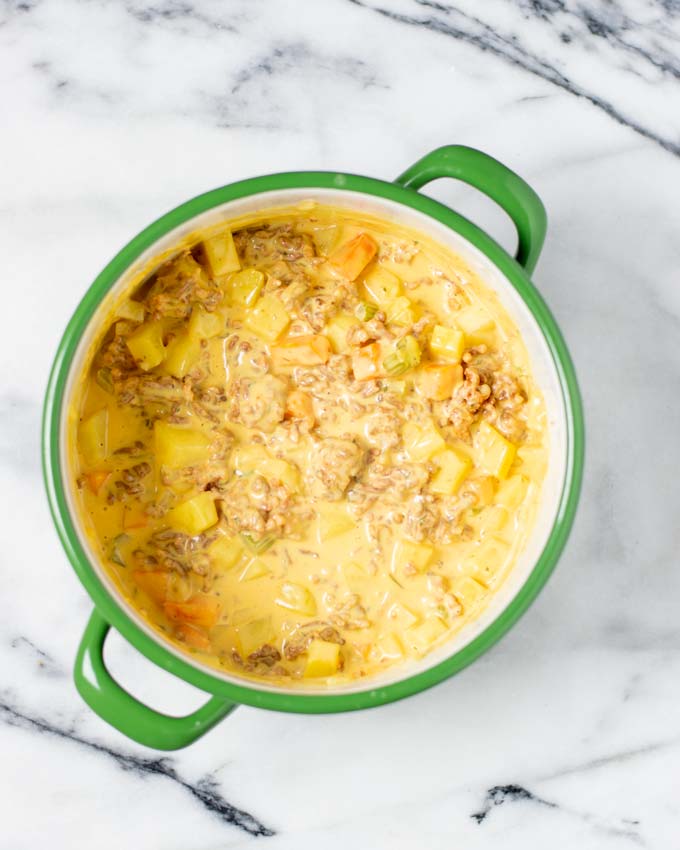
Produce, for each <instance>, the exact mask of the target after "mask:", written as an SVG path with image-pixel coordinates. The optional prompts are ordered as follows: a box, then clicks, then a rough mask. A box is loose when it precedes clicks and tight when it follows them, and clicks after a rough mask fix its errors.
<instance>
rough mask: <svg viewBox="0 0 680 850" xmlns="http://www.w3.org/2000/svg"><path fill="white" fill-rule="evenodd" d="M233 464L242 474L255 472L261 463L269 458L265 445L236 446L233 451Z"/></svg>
mask: <svg viewBox="0 0 680 850" xmlns="http://www.w3.org/2000/svg"><path fill="white" fill-rule="evenodd" d="M230 460H231V465H232V466H233V467H234V469H235V470H236V472H239V473H240V474H241V475H248V474H249V473H251V472H255V471H256V470H257V469H258V467H259V466H260V464H262V463H264V462H265V461H267V460H269V454H268V453H267V450H266V449H265V448H264V446H236V448H235V449H234V450H233V451H232V453H231V458H230Z"/></svg>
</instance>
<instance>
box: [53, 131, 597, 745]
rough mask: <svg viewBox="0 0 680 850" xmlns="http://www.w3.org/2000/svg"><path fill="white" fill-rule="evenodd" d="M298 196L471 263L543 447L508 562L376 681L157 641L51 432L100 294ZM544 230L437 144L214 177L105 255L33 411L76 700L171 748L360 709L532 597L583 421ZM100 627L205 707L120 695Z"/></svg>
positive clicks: (537, 211) (462, 658) (470, 154)
mask: <svg viewBox="0 0 680 850" xmlns="http://www.w3.org/2000/svg"><path fill="white" fill-rule="evenodd" d="M440 177H452V178H455V179H458V180H462V181H464V182H466V183H469V184H471V185H472V186H475V187H476V188H477V189H479V190H481V191H482V192H484V193H485V194H487V195H488V196H489V197H491V198H492V199H493V200H494V201H496V202H497V203H498V204H499V205H500V206H501V207H502V208H503V209H504V210H505V211H506V212H507V213H508V215H509V216H510V218H511V219H512V221H513V222H514V224H515V226H516V228H517V233H518V237H519V239H518V244H519V247H518V250H517V255H516V257H515V258H514V259H513V258H512V257H511V256H510V255H509V254H507V253H506V252H505V251H504V250H503V249H502V248H501V247H500V246H499V245H498V244H497V243H496V242H495V241H494V240H493V239H491V237H489V236H488V235H487V234H486V233H484V232H483V231H481V230H480V229H479V228H478V227H476V226H475V225H474V224H472V223H471V222H469V221H468V220H467V219H465V218H463V217H462V216H460V215H458V214H457V213H455V212H453V211H452V210H451V209H449V208H448V207H446V206H444V205H443V204H440V203H438V202H437V201H434V200H432V199H431V198H428V197H425V196H423V195H421V194H419V192H418V189H420V188H421V187H422V186H424V185H425V184H426V183H428V182H430V181H431V180H436V179H438V178H440ZM309 198H312V199H316V200H319V201H320V202H323V203H331V204H334V205H336V206H348V207H350V208H353V209H356V210H359V211H367V212H371V213H374V214H377V215H380V216H382V217H383V218H388V219H392V220H395V221H398V222H399V223H403V224H406V225H407V226H409V227H412V228H415V229H417V230H420V231H423V232H426V233H428V234H429V235H431V236H432V237H433V238H434V239H436V240H438V241H439V242H441V243H443V244H446V245H449V246H450V247H451V248H452V249H453V250H455V251H457V252H458V253H459V254H461V255H463V256H464V258H465V259H466V262H468V263H470V264H472V265H473V267H476V268H477V270H478V271H479V273H480V274H481V275H482V276H483V278H484V279H485V280H486V281H487V282H488V283H489V285H491V286H492V288H494V289H495V290H496V291H497V293H498V295H499V297H500V298H501V301H502V302H503V304H504V306H505V307H506V309H507V310H508V312H509V313H510V314H511V316H512V317H513V318H514V320H515V321H516V322H517V323H518V326H519V328H520V331H521V332H522V334H523V337H524V339H525V342H526V344H527V348H528V350H529V354H530V357H531V359H532V363H533V366H534V371H535V373H536V377H537V380H538V382H539V384H540V385H541V387H542V389H543V392H544V395H545V397H546V406H547V408H548V413H549V429H550V441H551V451H550V463H549V469H548V474H547V479H546V484H545V486H544V493H543V498H542V503H541V508H540V510H539V514H540V515H539V519H538V520H537V523H536V531H535V533H533V535H532V538H531V540H530V543H529V545H528V546H527V548H526V550H525V552H524V554H523V558H524V560H523V562H522V563H520V562H518V564H517V567H516V568H515V569H514V570H513V572H512V574H511V576H510V577H508V579H507V580H506V582H505V583H504V585H503V586H502V587H501V588H500V589H499V591H498V592H497V593H496V594H494V597H493V598H492V601H491V602H490V604H489V607H488V609H487V610H486V611H485V612H484V613H483V614H482V616H481V617H480V618H479V619H478V620H477V621H475V622H474V623H472V624H470V627H468V628H466V629H463V630H462V632H461V634H460V636H458V637H456V638H454V639H452V641H451V642H449V644H448V645H445V646H444V647H442V648H440V649H439V650H436V651H435V652H433V653H431V655H429V656H426V658H424V659H422V660H421V661H419V662H415V661H414V662H412V663H410V664H405V665H404V666H402V667H399V668H398V669H393V670H390V671H389V672H388V673H387V674H386V675H385V676H384V677H382V678H372V679H370V680H368V681H367V682H365V683H360V684H353V685H351V686H347V685H345V686H338V687H335V688H326V689H325V690H320V689H315V690H308V689H305V690H302V689H299V690H294V689H293V690H290V689H283V688H275V687H272V686H270V685H267V684H265V683H258V682H251V681H246V680H244V679H240V678H238V677H237V676H235V675H233V674H227V673H222V672H221V671H218V670H216V669H213V668H211V667H208V666H205V665H202V664H200V663H199V662H198V661H196V660H194V658H192V656H190V655H189V654H187V653H184V652H182V651H181V650H179V649H178V648H176V647H175V646H174V645H172V644H170V643H169V642H166V641H164V639H163V637H162V636H161V635H160V634H159V633H157V632H156V631H153V630H152V629H151V628H150V626H148V624H146V623H145V622H144V621H143V620H142V618H141V617H140V616H139V615H138V614H136V612H135V611H134V610H133V609H132V607H131V606H130V604H129V603H128V602H127V601H126V600H125V599H124V598H123V597H122V595H121V594H120V593H119V592H118V591H117V590H116V588H115V587H114V585H113V583H112V581H111V580H110V578H108V576H107V574H106V573H105V572H104V570H103V568H102V566H101V564H99V563H98V561H97V558H96V557H95V556H94V554H93V552H92V550H91V549H90V548H89V544H88V541H87V539H86V537H85V535H84V534H83V533H82V530H81V529H80V528H79V520H78V518H77V512H76V511H75V502H74V494H73V487H74V485H73V474H72V473H71V472H70V470H69V465H68V464H69V461H68V458H67V456H66V450H65V446H66V438H65V434H66V432H67V427H68V422H67V415H66V414H67V411H68V408H69V400H70V397H71V393H72V391H73V384H74V380H75V377H76V376H77V375H78V374H79V373H80V372H81V371H82V368H83V365H84V358H85V354H86V349H87V347H88V340H90V341H91V339H92V336H93V334H94V329H95V328H96V327H97V326H98V325H100V324H101V321H102V320H103V311H104V307H105V305H103V303H102V302H103V301H104V300H105V299H106V298H107V296H109V298H110V297H111V293H112V291H114V290H115V291H118V290H119V289H122V288H124V286H125V282H126V280H127V279H129V278H130V277H131V276H132V274H133V273H134V271H135V270H139V269H140V268H141V267H142V266H143V264H144V263H145V262H146V263H148V261H149V260H150V259H151V258H152V257H153V256H155V255H157V254H158V253H159V252H160V251H161V250H163V249H165V248H169V247H171V246H172V244H173V242H177V241H178V240H179V239H180V238H181V237H182V235H184V234H186V233H188V232H190V231H193V230H195V229H196V228H200V227H202V226H206V225H208V224H211V223H214V222H215V221H218V220H220V219H227V218H231V217H234V216H235V215H237V214H241V213H243V212H248V211H257V210H262V209H266V208H270V207H273V206H277V205H283V204H288V203H291V202H293V201H296V200H302V199H309ZM545 230H546V217H545V210H544V208H543V205H542V203H541V201H540V199H539V198H538V196H537V195H536V194H535V192H534V191H533V190H532V189H531V188H530V187H529V186H528V185H527V184H526V183H525V182H524V181H523V180H522V179H521V178H519V177H518V176H517V175H516V174H514V173H513V172H512V171H510V170H509V169H508V168H506V167H505V166H503V165H501V163H499V162H498V161H496V160H495V159H492V158H491V157H489V156H487V155H486V154H483V153H481V152H479V151H476V150H473V149H471V148H465V147H458V146H449V147H443V148H440V149H438V150H435V151H433V152H432V153H429V154H427V156H425V157H423V158H422V159H421V160H419V161H418V162H417V163H416V164H415V165H413V166H412V167H411V168H409V169H408V170H407V171H406V172H405V173H404V174H403V175H402V176H401V177H399V178H398V179H397V180H396V181H395V182H394V183H387V182H384V181H382V180H375V179H373V178H370V177H359V176H356V175H353V174H336V173H332V172H296V173H288V174H272V175H268V176H265V177H255V178H252V179H250V180H243V181H241V182H239V183H233V184H231V185H229V186H224V187H222V188H220V189H215V190H213V191H211V192H207V193H206V194H204V195H200V196H199V197H197V198H194V199H193V200H191V201H187V203H185V204H182V205H181V206H179V207H177V208H176V209H174V210H172V211H171V212H169V213H167V214H166V215H164V216H162V217H161V218H160V219H158V220H157V221H155V222H154V223H153V224H151V225H150V226H149V227H147V228H146V230H144V231H142V232H141V233H140V234H139V235H138V236H136V237H135V238H134V239H133V240H132V241H131V242H130V243H129V244H128V245H126V246H125V247H124V248H123V250H122V251H121V252H120V253H119V254H118V255H117V256H116V257H114V258H113V260H112V261H111V262H110V263H109V264H108V265H107V266H106V268H105V269H104V270H103V271H102V272H101V274H100V275H99V276H98V277H97V279H96V280H95V281H94V283H93V284H92V286H91V287H90V289H89V290H88V292H87V293H86V295H85V297H84V298H83V300H82V301H81V303H80V305H79V306H78V308H77V310H76V312H75V314H74V315H73V318H72V319H71V321H70V322H69V324H68V327H67V328H66V331H65V333H64V336H63V339H62V340H61V343H60V345H59V349H58V351H57V355H56V358H55V361H54V366H53V368H52V373H51V376H50V380H49V385H48V388H47V394H46V399H45V407H44V417H43V466H44V476H45V485H46V488H47V494H48V498H49V502H50V507H51V511H52V516H53V518H54V522H55V525H56V527H57V531H58V533H59V536H60V538H61V541H62V543H63V545H64V548H65V550H66V553H67V555H68V557H69V559H70V561H71V563H72V565H73V568H74V569H75V571H76V573H77V575H78V577H79V578H80V580H81V582H82V583H83V585H84V586H85V588H86V590H87V592H88V593H89V594H90V596H91V597H92V601H93V602H94V606H95V607H94V611H93V613H92V616H91V618H90V621H89V623H88V625H87V627H86V629H85V633H84V635H83V639H82V642H81V645H80V648H79V650H78V654H77V658H76V664H75V682H76V686H77V688H78V690H79V692H80V694H81V695H82V697H83V699H84V700H85V701H86V702H87V703H88V705H89V706H90V707H91V708H92V709H94V711H96V712H97V714H99V715H100V717H102V718H103V719H104V720H106V721H107V722H108V723H110V724H111V725H113V726H115V727H116V728H117V729H119V730H120V731H121V732H123V733H124V734H125V735H127V736H129V737H130V738H133V739H134V740H136V741H139V742H140V743H142V744H146V745H147V746H150V747H155V748H157V749H162V750H172V749H178V748H180V747H184V746H187V745H188V744H190V743H191V742H192V741H195V740H196V739H197V738H199V737H200V736H201V735H203V734H204V733H205V732H207V731H208V730H209V729H210V728H212V727H213V726H214V725H215V724H216V723H218V722H219V721H220V720H222V718H224V717H225V716H226V715H227V714H229V713H230V712H231V711H232V710H233V709H234V708H235V707H236V706H237V705H239V704H245V705H252V706H259V707H260V708H268V709H275V710H277V711H294V712H303V713H321V712H336V711H351V710H355V709H360V708H369V707H371V706H377V705H381V704H383V703H387V702H392V701H394V700H398V699H401V698H402V697H406V696H410V695H411V694H415V693H417V692H418V691H422V690H424V689H425V688H429V687H431V686H432V685H435V684H437V683H438V682H441V681H442V680H444V679H446V678H448V677H449V676H452V675H453V674H454V673H457V672H459V671H460V670H462V669H463V668H464V667H465V666H467V665H468V664H470V663H471V662H472V661H474V660H475V659H476V658H478V657H479V656H480V655H481V654H482V653H483V652H485V651H486V650H487V649H489V648H490V647H491V646H492V645H493V644H494V643H495V642H496V641H497V640H499V638H500V637H501V636H502V635H504V634H505V632H507V631H508V629H509V628H510V627H511V626H512V625H513V624H514V623H515V622H516V621H517V620H518V618H519V617H520V616H521V615H522V614H523V613H524V611H526V610H527V608H528V607H529V605H530V604H531V602H532V601H533V600H534V599H535V598H536V595H537V594H538V592H539V590H540V589H541V587H542V586H543V585H544V583H545V582H546V580H547V578H548V576H549V575H550V573H551V572H552V570H553V568H554V567H555V564H556V563H557V559H558V557H559V555H560V553H561V551H562V549H563V547H564V545H565V542H566V540H567V536H568V534H569V531H570V529H571V526H572V523H573V519H574V514H575V511H576V505H577V501H578V495H579V490H580V484H581V477H582V469H583V448H584V434H583V419H582V410H581V400H580V396H579V391H578V386H577V382H576V377H575V374H574V368H573V365H572V362H571V359H570V357H569V353H568V351H567V348H566V345H565V343H564V340H563V338H562V335H561V333H560V331H559V329H558V327H557V325H556V323H555V320H554V319H553V317H552V316H551V314H550V312H549V310H548V308H547V307H546V305H545V303H544V301H543V299H542V298H541V296H540V295H539V294H538V292H537V291H536V289H535V288H534V286H533V285H532V283H531V281H530V279H529V275H530V273H531V272H532V271H533V269H534V266H535V265H536V262H537V260H538V256H539V253H540V251H541V247H542V245H543V240H544V237H545ZM72 424H73V423H72V422H71V426H72ZM520 560H521V559H520ZM112 627H113V628H115V629H117V630H118V631H119V632H120V634H122V635H123V636H124V637H125V638H126V639H127V640H128V641H129V642H130V643H131V644H132V645H133V646H134V647H136V648H137V649H138V650H139V651H140V652H142V653H143V654H144V655H146V657H147V658H149V659H150V660H151V661H153V662H155V663H156V664H158V665H159V666H160V667H162V668H164V669H165V670H168V671H169V672H171V673H174V674H175V675H176V676H179V677H180V678H182V679H185V680H186V681H187V682H190V683H191V684H192V685H195V686H196V687H197V688H200V689H201V690H203V691H205V692H206V693H207V694H210V698H209V699H208V701H207V702H206V703H205V705H204V706H203V707H202V708H200V709H199V710H198V711H196V712H194V713H193V714H190V715H189V716H187V717H171V716H168V715H165V714H161V713H159V712H157V711H154V710H153V709H151V708H149V707H148V706H145V705H143V704H142V703H141V702H139V701H138V700H137V699H135V698H134V697H132V696H131V695H130V694H129V693H127V691H125V690H124V689H123V688H122V687H121V685H119V684H118V683H117V682H116V681H115V680H114V679H113V678H112V676H111V674H110V673H109V672H108V670H107V668H106V665H105V663H104V660H103V655H102V653H103V646H104V641H105V639H106V635H107V633H108V631H109V629H110V628H112Z"/></svg>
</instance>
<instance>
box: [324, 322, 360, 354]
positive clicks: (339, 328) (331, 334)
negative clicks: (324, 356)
mask: <svg viewBox="0 0 680 850" xmlns="http://www.w3.org/2000/svg"><path fill="white" fill-rule="evenodd" d="M358 324H359V322H358V321H357V320H356V318H355V317H354V316H352V315H351V314H350V313H339V314H338V315H337V316H334V317H333V318H332V319H331V320H330V322H329V323H328V324H327V325H326V327H325V328H324V333H325V334H326V336H327V337H328V339H329V340H330V341H331V345H332V346H333V351H334V352H335V353H336V354H344V353H345V351H347V349H348V348H349V345H348V344H347V332H348V331H349V330H350V328H354V327H356V326H357V325H358Z"/></svg>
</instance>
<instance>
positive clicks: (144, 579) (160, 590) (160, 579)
mask: <svg viewBox="0 0 680 850" xmlns="http://www.w3.org/2000/svg"><path fill="white" fill-rule="evenodd" d="M132 577H133V578H134V580H135V582H136V583H137V586H138V587H141V589H142V590H143V591H144V593H146V594H147V596H150V597H151V599H153V601H154V602H158V603H159V604H161V603H163V602H165V600H166V597H167V595H168V578H169V576H168V572H167V570H147V571H146V572H144V571H142V570H135V572H133V573H132Z"/></svg>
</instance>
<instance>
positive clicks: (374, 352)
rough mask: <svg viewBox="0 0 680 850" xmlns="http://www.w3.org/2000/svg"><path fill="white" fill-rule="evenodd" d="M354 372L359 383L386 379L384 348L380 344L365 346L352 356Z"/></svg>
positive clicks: (374, 343) (373, 343)
mask: <svg viewBox="0 0 680 850" xmlns="http://www.w3.org/2000/svg"><path fill="white" fill-rule="evenodd" d="M352 371H353V372H354V378H355V380H357V381H370V380H372V379H373V378H381V377H384V375H385V373H384V371H383V356H382V346H381V345H380V343H379V342H372V343H370V345H364V346H363V348H360V349H359V350H358V351H357V352H356V353H355V354H354V355H353V356H352Z"/></svg>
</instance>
